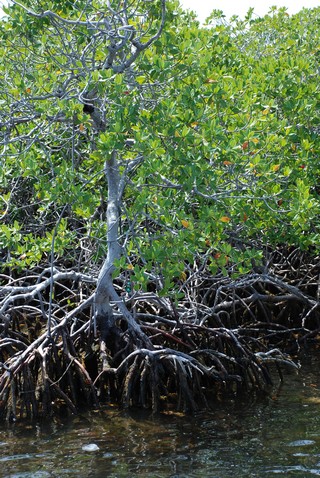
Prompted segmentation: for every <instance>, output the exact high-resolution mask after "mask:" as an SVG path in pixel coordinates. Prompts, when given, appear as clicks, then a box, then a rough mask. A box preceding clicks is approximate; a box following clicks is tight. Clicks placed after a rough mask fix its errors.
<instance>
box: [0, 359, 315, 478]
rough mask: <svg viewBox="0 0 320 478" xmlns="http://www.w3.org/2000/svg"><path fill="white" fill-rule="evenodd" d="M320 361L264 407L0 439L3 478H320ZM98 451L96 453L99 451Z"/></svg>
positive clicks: (120, 419) (13, 430) (113, 417)
mask: <svg viewBox="0 0 320 478" xmlns="http://www.w3.org/2000/svg"><path fill="white" fill-rule="evenodd" d="M319 411H320V370H319V356H318V357H317V356H313V358H312V359H311V358H309V359H308V358H307V357H305V358H304V359H303V360H302V369H301V371H300V372H299V373H298V374H297V373H296V372H291V373H289V375H287V374H286V378H285V383H284V384H282V385H278V386H276V387H275V390H274V392H273V394H272V396H271V397H269V398H267V399H264V400H263V401H261V400H260V401H259V402H251V403H250V401H247V403H242V404H240V405H239V404H235V403H233V404H232V403H231V404H228V405H226V404H219V405H217V407H216V410H215V411H213V412H211V413H199V414H197V415H195V416H187V417H186V416H182V415H181V416H180V415H178V414H177V415H158V416H156V417H155V416H152V415H151V414H148V413H141V412H137V413H132V412H130V413H128V412H121V411H118V410H112V409H111V410H110V409H108V410H104V411H99V412H91V413H88V414H83V415H81V416H78V417H74V418H73V419H70V420H68V421H67V422H64V423H62V422H58V421H55V422H51V423H45V424H32V425H26V424H25V423H24V424H22V423H15V424H13V425H8V426H4V427H3V428H2V430H1V431H0V476H1V477H7V478H8V477H11V478H31V477H32V478H48V477H62V478H64V477H66V478H67V477H77V478H87V477H95V478H100V477H101V478H104V477H111V478H129V477H130V478H134V477H148V478H150V477H151V478H169V477H170V478H195V477H210V478H229V477H230V478H231V477H232V478H235V477H236V478H242V477H243V478H248V477H259V478H261V477H265V478H270V477H280V478H281V477H301V478H302V477H303V478H306V477H309V476H310V477H312V476H320V413H319ZM94 445H95V446H94Z"/></svg>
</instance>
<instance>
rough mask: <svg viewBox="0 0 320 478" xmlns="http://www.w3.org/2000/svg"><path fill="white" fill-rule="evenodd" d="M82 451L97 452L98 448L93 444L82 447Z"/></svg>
mask: <svg viewBox="0 0 320 478" xmlns="http://www.w3.org/2000/svg"><path fill="white" fill-rule="evenodd" d="M82 450H83V451H98V450H100V448H99V447H98V445H96V444H95V443H89V444H88V445H83V446H82Z"/></svg>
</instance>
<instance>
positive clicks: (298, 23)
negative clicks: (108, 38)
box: [0, 1, 320, 293]
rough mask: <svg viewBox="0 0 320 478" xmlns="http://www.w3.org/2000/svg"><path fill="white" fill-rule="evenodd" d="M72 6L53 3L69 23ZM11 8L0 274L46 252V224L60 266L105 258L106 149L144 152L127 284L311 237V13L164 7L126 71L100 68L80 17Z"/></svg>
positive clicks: (128, 239)
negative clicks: (204, 14)
mask: <svg viewBox="0 0 320 478" xmlns="http://www.w3.org/2000/svg"><path fill="white" fill-rule="evenodd" d="M37 3H38V2H34V1H30V2H28V3H27V2H25V4H26V5H28V4H29V5H30V8H34V9H35V10H36V9H37V7H38V5H37ZM84 3H85V2H84ZM92 5H93V6H92V15H93V16H94V15H99V7H98V5H97V6H94V4H92ZM81 6H82V5H81V2H69V3H68V2H63V4H62V5H60V6H59V5H58V4H57V2H53V3H52V5H51V7H52V10H53V11H55V12H57V13H58V14H59V15H61V16H62V17H63V16H64V15H65V16H66V17H67V16H68V18H69V17H70V15H71V18H74V19H76V18H78V16H79V15H81ZM46 8H48V9H49V8H50V5H49V4H48V5H46ZM6 13H7V15H8V16H7V17H5V18H4V19H3V20H2V22H1V37H2V40H3V41H2V44H1V77H2V88H1V93H0V94H1V98H0V101H1V113H0V123H1V129H0V131H1V138H0V139H1V144H2V152H1V165H2V167H1V214H2V215H1V224H0V236H1V259H2V263H3V270H6V271H8V270H9V269H11V270H17V271H19V270H20V271H22V270H24V269H25V268H30V267H33V266H35V265H36V264H40V263H42V264H44V263H46V262H47V260H48V256H49V254H50V250H51V246H52V238H53V235H54V230H55V228H56V229H57V232H58V233H57V235H56V236H57V237H56V239H55V244H54V248H55V254H56V255H57V256H58V257H60V261H62V262H63V264H64V265H65V266H67V267H69V266H74V265H75V264H77V265H78V266H79V267H81V268H83V269H87V270H88V269H89V270H92V269H93V268H94V267H95V264H99V263H100V262H101V260H102V258H103V256H104V254H105V232H106V231H105V220H104V211H105V198H106V195H107V192H106V185H105V182H104V180H103V164H104V158H105V156H106V154H108V153H109V152H110V151H111V150H112V149H114V148H116V149H120V150H121V151H122V164H123V166H122V167H123V168H125V167H126V162H127V161H128V160H130V159H132V158H134V157H135V156H136V155H137V154H142V155H143V158H144V159H143V162H142V164H140V166H139V167H138V168H137V169H136V170H135V171H134V174H133V175H132V181H131V182H130V184H128V186H127V190H126V193H125V200H124V202H123V209H122V238H121V241H122V244H123V245H124V251H125V257H124V259H123V261H124V262H122V263H121V267H122V268H126V265H125V262H126V263H129V267H130V268H131V267H134V277H133V279H134V282H135V284H137V285H136V287H140V286H143V287H146V283H147V281H148V280H151V279H150V278H153V279H154V278H158V280H159V283H158V287H159V290H162V293H168V292H169V291H171V290H172V288H173V287H174V283H176V282H180V285H181V281H184V280H185V278H186V276H187V275H188V264H189V265H190V264H193V262H194V260H198V261H199V262H201V263H206V265H207V266H208V267H209V268H210V270H211V271H212V273H215V272H216V271H217V270H218V269H221V268H222V270H225V273H227V268H228V269H229V267H230V265H231V264H232V270H233V272H234V273H235V272H237V271H238V272H245V271H248V270H250V268H251V266H252V259H256V260H259V256H260V253H261V250H262V248H263V246H270V247H271V248H274V247H275V246H276V245H278V244H279V243H284V244H292V245H298V246H300V247H301V248H310V247H314V248H317V247H319V237H320V236H319V224H318V220H317V218H318V215H319V195H318V192H319V190H318V184H317V183H318V178H319V161H318V159H317V157H318V154H319V129H320V124H319V121H320V120H319V117H320V116H319V95H318V91H319V83H318V80H317V79H318V72H319V67H320V66H319V61H320V57H319V55H320V53H319V28H318V27H319V21H320V20H319V13H320V12H319V9H315V10H313V11H310V10H303V11H302V12H301V13H299V14H298V15H294V16H288V15H287V13H286V12H285V10H284V9H280V10H274V11H273V12H272V13H270V14H269V15H267V16H266V17H265V18H263V19H256V20H255V19H254V17H253V16H251V15H250V14H249V15H248V16H247V18H246V20H244V21H240V20H239V19H237V18H234V19H233V21H232V22H230V23H229V24H226V23H225V22H224V21H223V19H222V18H221V17H220V18H219V12H216V13H215V14H213V16H212V17H211V23H212V24H213V26H211V27H210V28H209V27H206V28H202V27H200V26H199V24H198V23H197V21H196V20H195V19H194V18H193V17H192V15H191V14H186V13H183V12H182V11H181V10H177V5H176V4H174V3H171V4H170V6H169V12H168V13H167V19H166V27H165V30H164V32H163V34H162V36H161V37H160V38H159V39H158V40H157V41H156V42H155V44H154V45H152V46H150V48H149V49H147V50H146V51H145V53H144V54H143V55H142V56H141V57H140V58H139V59H138V60H137V64H136V65H135V69H134V71H133V70H131V73H130V71H129V72H126V73H125V74H115V73H114V71H112V70H104V69H102V68H101V61H102V59H103V58H104V54H103V49H104V48H105V46H104V43H103V42H101V43H99V41H98V40H97V41H96V42H91V43H90V31H88V29H87V28H86V27H82V26H81V25H80V26H78V25H77V26H73V27H72V28H69V26H68V25H67V26H66V29H65V32H64V34H63V35H62V34H57V31H56V29H55V25H54V24H52V25H50V24H49V21H48V20H47V19H46V18H41V19H38V18H32V17H31V18H30V16H28V20H27V13H26V11H24V10H23V9H21V8H20V7H19V6H16V5H14V6H13V7H10V8H8V9H6ZM86 14H87V13H86ZM132 21H142V20H139V19H138V20H132ZM17 33H18V34H17ZM151 33H152V32H148V33H147V35H150V34H151ZM81 52H85V54H83V55H82V60H83V61H81ZM79 58H80V60H79ZM88 88H89V89H90V88H91V89H92V90H93V89H95V90H97V92H94V93H93V94H92V96H93V95H94V94H96V95H98V96H99V98H102V100H103V104H101V105H100V108H101V111H102V116H103V118H104V121H105V122H106V125H107V129H106V131H102V132H101V131H99V128H94V125H93V124H92V120H91V118H90V116H89V115H88V114H86V113H85V112H84V111H83V110H84V108H83V102H84V101H83V100H82V101H81V95H82V96H83V95H84V91H87V90H88ZM79 99H80V101H79ZM100 101H101V100H100ZM59 117H60V120H59ZM57 119H58V121H57ZM131 138H132V139H134V141H135V142H134V146H132V147H125V146H124V145H125V143H126V140H128V139H131ZM59 217H60V219H59ZM58 219H59V220H58ZM57 222H58V224H57ZM150 245H152V247H150Z"/></svg>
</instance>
